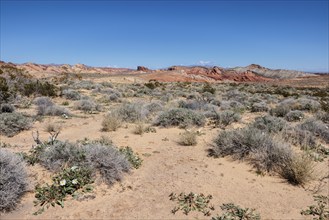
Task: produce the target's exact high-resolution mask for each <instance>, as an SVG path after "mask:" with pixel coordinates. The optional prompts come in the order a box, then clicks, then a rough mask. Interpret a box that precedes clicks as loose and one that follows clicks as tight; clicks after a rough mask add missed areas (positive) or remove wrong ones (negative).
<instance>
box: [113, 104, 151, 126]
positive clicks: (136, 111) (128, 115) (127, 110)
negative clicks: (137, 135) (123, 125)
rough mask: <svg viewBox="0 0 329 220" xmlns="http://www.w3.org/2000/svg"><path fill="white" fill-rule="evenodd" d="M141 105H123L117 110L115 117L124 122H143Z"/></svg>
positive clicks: (143, 116)
mask: <svg viewBox="0 0 329 220" xmlns="http://www.w3.org/2000/svg"><path fill="white" fill-rule="evenodd" d="M142 106H143V104H142V103H123V104H122V105H121V106H120V107H119V108H118V109H117V110H116V113H117V115H118V116H119V117H120V118H121V119H122V120H123V121H125V122H132V123H133V122H136V121H143V120H144V119H145V115H144V114H143V112H142Z"/></svg>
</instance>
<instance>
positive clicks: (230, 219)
mask: <svg viewBox="0 0 329 220" xmlns="http://www.w3.org/2000/svg"><path fill="white" fill-rule="evenodd" d="M220 208H221V209H222V210H223V211H224V213H223V214H222V215H221V216H219V215H218V216H217V217H213V218H212V219H211V220H260V215H259V214H258V213H256V212H255V209H250V208H241V207H240V206H238V205H235V204H234V203H225V204H223V205H221V206H220Z"/></svg>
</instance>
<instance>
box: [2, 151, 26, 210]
mask: <svg viewBox="0 0 329 220" xmlns="http://www.w3.org/2000/svg"><path fill="white" fill-rule="evenodd" d="M27 185H28V180H27V173H26V171H25V164H24V162H23V160H22V158H20V157H19V156H18V155H16V154H14V153H11V152H10V151H8V150H6V149H3V148H0V186H1V187H0V195H1V196H0V211H8V210H12V209H14V208H15V206H16V204H17V202H18V200H19V199H20V197H21V196H22V195H23V193H24V192H25V191H26V190H27Z"/></svg>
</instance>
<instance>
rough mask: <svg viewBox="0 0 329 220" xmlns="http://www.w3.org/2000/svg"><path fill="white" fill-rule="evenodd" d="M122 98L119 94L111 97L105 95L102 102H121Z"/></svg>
mask: <svg viewBox="0 0 329 220" xmlns="http://www.w3.org/2000/svg"><path fill="white" fill-rule="evenodd" d="M120 98H121V97H120V96H118V95H117V94H110V95H104V96H103V97H102V98H101V101H102V102H120Z"/></svg>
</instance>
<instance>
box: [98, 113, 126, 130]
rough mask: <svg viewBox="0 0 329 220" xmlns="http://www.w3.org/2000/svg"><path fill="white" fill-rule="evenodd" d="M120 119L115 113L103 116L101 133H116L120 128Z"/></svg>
mask: <svg viewBox="0 0 329 220" xmlns="http://www.w3.org/2000/svg"><path fill="white" fill-rule="evenodd" d="M121 124H122V119H121V118H120V117H119V116H118V115H117V114H115V113H110V114H107V115H105V116H104V119H103V121H102V131H116V130H117V129H118V128H120V127H121Z"/></svg>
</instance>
